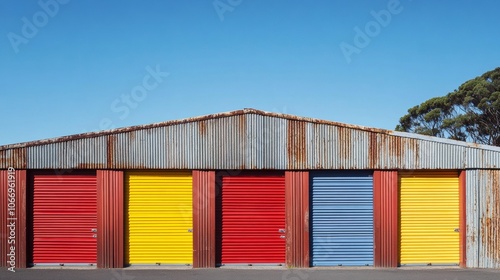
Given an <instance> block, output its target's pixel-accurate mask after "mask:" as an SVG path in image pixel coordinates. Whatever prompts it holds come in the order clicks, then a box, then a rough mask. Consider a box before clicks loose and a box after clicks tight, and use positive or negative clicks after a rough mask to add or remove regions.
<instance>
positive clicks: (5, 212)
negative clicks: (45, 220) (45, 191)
mask: <svg viewBox="0 0 500 280" xmlns="http://www.w3.org/2000/svg"><path fill="white" fill-rule="evenodd" d="M12 185H15V188H14V189H15V195H14V197H11V196H9V192H8V188H9V186H12ZM0 191H1V194H0V207H2V209H0V222H1V223H2V225H3V226H2V228H1V229H0V242H1V244H2V245H1V246H0V253H1V254H2V255H1V256H0V260H1V262H2V263H1V264H0V267H4V266H7V267H10V265H9V264H8V263H7V261H10V260H11V259H10V258H11V257H10V256H7V254H11V251H10V246H12V245H13V246H15V269H18V268H26V263H27V262H26V260H27V256H26V170H14V169H13V168H9V169H8V170H0ZM12 198H14V199H15V202H14V204H15V208H14V209H15V210H14V211H15V213H14V216H11V215H10V209H9V208H8V206H9V203H11V201H10V199H12ZM11 223H14V225H15V231H14V233H15V238H14V239H13V240H14V243H12V244H11V243H10V242H9V237H10V232H11V231H10V228H9V227H7V225H10V224H11Z"/></svg>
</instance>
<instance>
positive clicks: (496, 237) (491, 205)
mask: <svg viewBox="0 0 500 280" xmlns="http://www.w3.org/2000/svg"><path fill="white" fill-rule="evenodd" d="M499 172H500V171H499V170H482V171H480V174H481V173H483V176H481V177H483V178H484V173H486V174H487V177H488V184H487V185H486V187H487V189H486V193H485V198H484V199H485V203H486V206H485V207H486V213H483V216H482V217H481V242H482V246H483V248H485V250H484V251H485V252H484V253H485V256H483V257H487V258H488V259H490V260H492V261H493V262H494V263H495V264H496V265H497V266H500V185H499V183H500V180H499Z"/></svg>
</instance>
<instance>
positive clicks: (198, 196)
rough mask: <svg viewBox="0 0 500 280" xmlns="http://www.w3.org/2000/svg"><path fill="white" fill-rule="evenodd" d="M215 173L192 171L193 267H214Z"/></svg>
mask: <svg viewBox="0 0 500 280" xmlns="http://www.w3.org/2000/svg"><path fill="white" fill-rule="evenodd" d="M215 195H216V193H215V171H202V170H193V267H194V268H207V267H215V226H216V225H215Z"/></svg>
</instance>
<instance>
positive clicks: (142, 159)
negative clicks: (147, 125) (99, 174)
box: [110, 127, 175, 169]
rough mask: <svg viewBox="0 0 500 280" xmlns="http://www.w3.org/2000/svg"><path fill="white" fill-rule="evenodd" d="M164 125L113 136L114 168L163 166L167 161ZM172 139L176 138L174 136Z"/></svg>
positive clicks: (112, 153)
mask: <svg viewBox="0 0 500 280" xmlns="http://www.w3.org/2000/svg"><path fill="white" fill-rule="evenodd" d="M165 129H166V128H164V127H159V128H155V129H147V130H138V131H131V132H129V133H123V134H118V135H116V136H114V137H113V136H111V138H110V141H112V144H110V146H112V147H113V149H112V151H111V153H110V154H111V155H113V159H112V166H113V168H127V167H129V166H134V167H135V168H151V169H155V168H163V167H164V166H165V163H166V161H167V159H166V154H165V146H166V143H167V139H166V137H165ZM172 139H175V138H174V137H173V138H172Z"/></svg>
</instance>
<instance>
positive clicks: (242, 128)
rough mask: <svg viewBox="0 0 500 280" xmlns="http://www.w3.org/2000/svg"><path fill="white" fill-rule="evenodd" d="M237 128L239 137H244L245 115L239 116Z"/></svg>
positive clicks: (245, 127)
mask: <svg viewBox="0 0 500 280" xmlns="http://www.w3.org/2000/svg"><path fill="white" fill-rule="evenodd" d="M238 120H239V127H240V135H245V134H246V132H247V118H246V115H240V117H239V118H238Z"/></svg>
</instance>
